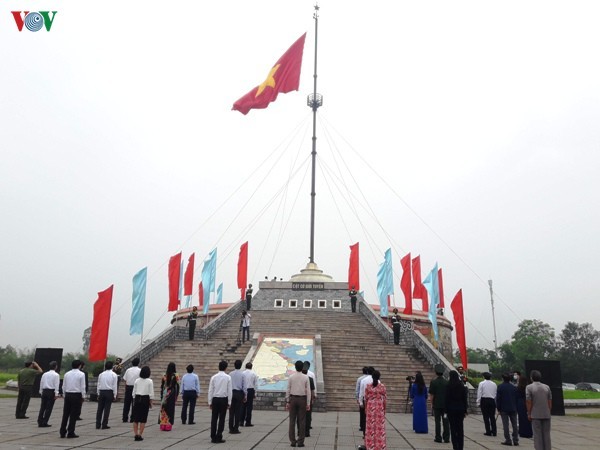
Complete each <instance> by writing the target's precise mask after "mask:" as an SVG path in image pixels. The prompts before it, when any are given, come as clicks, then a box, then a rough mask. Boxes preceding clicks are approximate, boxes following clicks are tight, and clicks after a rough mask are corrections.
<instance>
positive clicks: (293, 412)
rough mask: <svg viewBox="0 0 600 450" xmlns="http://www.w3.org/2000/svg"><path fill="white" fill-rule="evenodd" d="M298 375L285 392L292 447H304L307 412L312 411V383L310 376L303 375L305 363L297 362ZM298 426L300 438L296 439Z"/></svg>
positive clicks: (293, 375)
mask: <svg viewBox="0 0 600 450" xmlns="http://www.w3.org/2000/svg"><path fill="white" fill-rule="evenodd" d="M294 366H295V368H296V373H294V374H292V375H291V376H290V378H289V379H288V385H287V389H286V392H285V409H286V410H287V411H289V412H290V417H289V419H290V421H289V433H288V435H289V438H290V442H291V444H292V447H296V446H298V447H304V437H305V433H306V411H308V410H310V381H309V379H308V375H305V374H303V373H302V369H303V368H304V363H303V362H302V361H296V364H295V365H294ZM296 424H297V425H298V437H296Z"/></svg>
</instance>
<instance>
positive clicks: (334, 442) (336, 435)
mask: <svg viewBox="0 0 600 450" xmlns="http://www.w3.org/2000/svg"><path fill="white" fill-rule="evenodd" d="M339 429H340V413H339V411H338V413H337V414H336V416H335V441H333V450H337V448H338V432H339Z"/></svg>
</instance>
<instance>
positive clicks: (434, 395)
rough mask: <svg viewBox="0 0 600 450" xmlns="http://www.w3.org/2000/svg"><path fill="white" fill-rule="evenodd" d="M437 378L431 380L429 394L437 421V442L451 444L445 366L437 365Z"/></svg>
mask: <svg viewBox="0 0 600 450" xmlns="http://www.w3.org/2000/svg"><path fill="white" fill-rule="evenodd" d="M435 373H436V375H437V378H435V379H433V380H431V383H430V384H429V394H430V395H431V406H432V408H433V417H434V419H435V439H434V441H435V442H442V438H443V439H444V442H450V429H449V426H448V417H447V416H446V386H447V385H448V380H446V379H445V378H444V366H442V365H441V364H436V365H435ZM440 422H442V424H443V429H444V430H443V433H441V432H440V431H441V430H440V428H441V427H440V425H441V424H440Z"/></svg>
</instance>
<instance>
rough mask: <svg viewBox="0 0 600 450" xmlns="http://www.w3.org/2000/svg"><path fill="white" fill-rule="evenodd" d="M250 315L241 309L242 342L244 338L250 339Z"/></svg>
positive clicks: (244, 340)
mask: <svg viewBox="0 0 600 450" xmlns="http://www.w3.org/2000/svg"><path fill="white" fill-rule="evenodd" d="M251 318H252V316H251V315H250V313H249V312H246V311H242V323H241V326H242V344H243V343H244V342H246V340H248V341H249V340H250V319H251Z"/></svg>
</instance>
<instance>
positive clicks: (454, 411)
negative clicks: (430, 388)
mask: <svg viewBox="0 0 600 450" xmlns="http://www.w3.org/2000/svg"><path fill="white" fill-rule="evenodd" d="M467 395H468V391H467V388H466V387H465V385H464V383H463V381H462V380H461V379H460V376H459V375H458V372H456V371H454V370H453V371H451V372H450V375H449V379H448V386H446V414H448V422H449V423H450V439H451V440H452V450H463V449H464V448H465V433H464V420H465V417H466V415H467V405H468V403H467Z"/></svg>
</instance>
